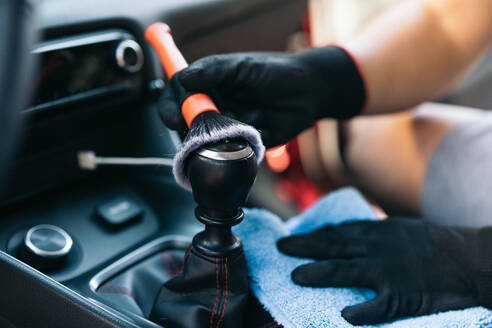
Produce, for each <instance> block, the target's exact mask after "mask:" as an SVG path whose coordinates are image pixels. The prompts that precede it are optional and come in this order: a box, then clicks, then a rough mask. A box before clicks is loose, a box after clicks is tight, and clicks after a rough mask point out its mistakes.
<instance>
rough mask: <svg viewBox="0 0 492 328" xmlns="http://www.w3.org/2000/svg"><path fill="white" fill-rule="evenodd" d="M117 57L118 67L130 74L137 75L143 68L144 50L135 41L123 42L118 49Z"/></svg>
mask: <svg viewBox="0 0 492 328" xmlns="http://www.w3.org/2000/svg"><path fill="white" fill-rule="evenodd" d="M115 57H116V64H117V65H118V67H120V68H121V69H123V70H125V71H127V72H129V73H136V72H138V71H140V69H141V68H142V66H143V61H144V57H143V52H142V48H141V47H140V45H139V44H138V43H137V42H135V41H133V40H124V41H121V42H120V43H119V44H118V46H117V47H116V52H115Z"/></svg>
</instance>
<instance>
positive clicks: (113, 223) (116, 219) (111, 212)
mask: <svg viewBox="0 0 492 328" xmlns="http://www.w3.org/2000/svg"><path fill="white" fill-rule="evenodd" d="M142 213H143V210H142V208H141V207H140V206H139V205H138V204H137V202H135V201H134V200H133V199H131V198H130V197H128V196H120V197H118V198H115V199H113V200H112V201H110V202H107V203H104V204H101V205H99V206H97V208H96V214H97V216H98V217H99V218H100V219H101V220H102V221H103V222H104V223H105V224H106V225H108V226H109V227H111V228H119V227H121V226H124V225H127V224H130V223H133V222H135V221H136V220H138V219H140V217H141V216H142Z"/></svg>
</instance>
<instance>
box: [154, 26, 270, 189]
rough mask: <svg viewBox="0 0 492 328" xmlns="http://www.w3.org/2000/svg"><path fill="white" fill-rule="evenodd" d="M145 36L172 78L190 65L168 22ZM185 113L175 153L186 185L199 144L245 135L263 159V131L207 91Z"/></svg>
mask: <svg viewBox="0 0 492 328" xmlns="http://www.w3.org/2000/svg"><path fill="white" fill-rule="evenodd" d="M145 38H146V40H147V41H148V42H149V43H150V45H151V46H152V47H153V48H154V49H155V51H156V52H157V54H158V55H159V59H160V61H161V64H162V66H163V67H164V71H165V72H166V75H167V78H168V80H171V78H172V77H173V75H174V74H176V73H177V72H179V71H181V70H182V69H184V68H186V67H188V64H187V62H186V60H185V59H184V57H183V55H182V54H181V52H180V51H179V49H178V48H177V46H176V44H175V43H174V40H173V38H172V36H171V29H170V28H169V26H168V25H167V24H164V23H154V24H152V25H150V26H149V27H148V28H147V30H146V31H145ZM181 113H182V115H183V118H184V120H185V122H186V124H187V125H188V128H189V131H188V134H187V135H186V137H185V139H184V141H183V144H182V146H181V148H180V149H179V151H178V153H177V154H176V156H175V157H174V164H173V174H174V177H175V179H176V181H177V182H178V183H179V184H180V185H181V186H182V187H184V188H185V189H191V186H190V182H189V180H188V177H187V176H186V174H185V170H184V168H185V165H184V163H185V161H186V159H187V158H188V156H189V155H190V154H191V153H192V152H193V151H195V150H197V149H198V148H200V147H202V146H204V145H207V144H212V143H216V142H220V141H224V140H232V139H244V140H246V141H247V142H248V143H249V144H250V145H251V147H252V148H253V151H254V152H255V154H256V158H257V160H258V163H260V162H261V161H262V159H263V155H264V153H265V147H264V146H263V142H262V140H261V137H260V133H259V132H258V131H257V130H256V129H255V128H253V127H252V126H249V125H246V124H244V123H241V122H238V121H236V120H233V119H231V118H229V117H226V116H223V115H220V112H219V110H218V109H217V107H216V106H215V104H214V102H213V101H212V99H211V98H210V97H209V96H207V95H205V94H203V93H195V94H193V95H191V96H189V97H188V98H187V99H186V100H185V101H184V102H183V105H182V107H181Z"/></svg>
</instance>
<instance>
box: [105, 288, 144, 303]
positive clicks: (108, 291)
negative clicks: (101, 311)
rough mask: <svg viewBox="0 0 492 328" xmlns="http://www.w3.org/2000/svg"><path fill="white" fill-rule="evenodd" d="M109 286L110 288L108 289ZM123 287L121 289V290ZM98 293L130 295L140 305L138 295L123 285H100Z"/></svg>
mask: <svg viewBox="0 0 492 328" xmlns="http://www.w3.org/2000/svg"><path fill="white" fill-rule="evenodd" d="M108 288H109V289H108ZM119 289H121V290H119ZM97 292H98V293H104V294H121V295H126V296H128V297H131V298H132V299H133V300H134V301H135V303H136V304H137V305H138V302H137V297H136V296H135V294H133V293H132V292H131V291H130V290H129V289H128V288H126V287H123V286H116V285H104V286H101V287H99V289H98V290H97Z"/></svg>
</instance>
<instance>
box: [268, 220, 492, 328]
mask: <svg viewBox="0 0 492 328" xmlns="http://www.w3.org/2000/svg"><path fill="white" fill-rule="evenodd" d="M278 248H279V250H280V251H282V252H284V253H286V254H289V255H292V256H298V257H307V258H312V259H315V260H318V261H317V262H314V263H310V264H306V265H302V266H299V267H298V268H296V269H295V270H294V271H293V272H292V279H293V281H294V282H295V283H297V284H299V285H302V286H313V287H365V288H370V289H373V290H375V291H376V292H377V296H376V298H374V299H372V300H370V301H368V302H365V303H362V304H357V305H353V306H348V307H346V308H345V309H343V311H342V316H343V317H344V318H345V319H346V320H347V321H348V322H350V323H352V324H354V325H364V324H377V323H382V322H386V321H389V320H393V319H397V318H401V317H406V316H419V315H425V314H430V313H434V312H440V311H447V310H455V309H464V308H467V307H472V306H478V305H482V306H485V307H488V308H492V227H488V228H483V229H480V230H473V229H462V228H448V227H439V226H434V225H431V224H426V223H424V222H422V221H420V220H416V219H397V218H390V219H388V220H385V221H382V222H376V221H363V222H353V223H347V224H343V225H340V226H327V227H324V228H321V229H319V230H316V231H314V232H311V233H309V234H305V235H296V236H291V237H287V238H284V239H281V240H279V241H278Z"/></svg>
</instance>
